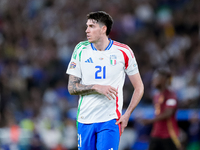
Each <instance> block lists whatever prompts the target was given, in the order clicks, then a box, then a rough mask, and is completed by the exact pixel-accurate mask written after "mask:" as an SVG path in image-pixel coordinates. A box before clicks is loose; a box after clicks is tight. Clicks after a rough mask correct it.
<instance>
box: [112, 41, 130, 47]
mask: <svg viewBox="0 0 200 150" xmlns="http://www.w3.org/2000/svg"><path fill="white" fill-rule="evenodd" d="M113 45H115V46H117V47H119V48H122V49H130V47H129V46H128V45H126V44H124V43H121V42H118V41H114V40H113Z"/></svg>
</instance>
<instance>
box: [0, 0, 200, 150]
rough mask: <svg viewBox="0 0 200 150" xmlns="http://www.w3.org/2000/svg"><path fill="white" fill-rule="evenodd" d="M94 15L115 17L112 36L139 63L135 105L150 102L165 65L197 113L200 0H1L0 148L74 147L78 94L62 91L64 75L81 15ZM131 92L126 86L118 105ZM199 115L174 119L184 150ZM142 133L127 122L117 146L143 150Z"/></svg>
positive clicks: (191, 147) (196, 141)
mask: <svg viewBox="0 0 200 150" xmlns="http://www.w3.org/2000/svg"><path fill="white" fill-rule="evenodd" d="M96 10H104V11H106V12H108V13H109V14H110V15H111V16H112V17H113V19H114V25H113V30H112V31H111V35H110V38H111V39H113V40H117V41H120V42H122V43H126V44H127V45H129V46H130V47H131V49H133V51H134V54H135V56H136V58H137V62H138V65H139V69H140V73H141V76H142V79H143V82H144V85H145V94H144V96H143V98H142V100H141V103H140V104H139V105H138V108H142V109H143V108H145V107H149V106H151V105H152V101H151V96H152V88H151V77H152V73H153V71H154V69H155V68H156V67H158V66H165V65H167V66H170V68H171V70H172V72H173V75H174V77H173V78H172V85H171V88H172V89H173V90H175V92H176V94H177V96H178V101H179V108H180V109H195V110H199V108H200V61H199V60H200V44H199V43H200V29H199V28H200V1H199V0H111V1H107V0H101V1H93V0H87V1H85V0H73V1H71V0H56V1H54V0H15V1H14V2H13V1H11V0H1V1H0V90H1V91H0V100H1V104H0V107H1V109H0V111H1V118H0V148H1V149H3V150H46V149H50V150H73V149H76V148H77V135H76V126H75V118H76V117H75V116H76V114H75V113H76V107H77V105H78V97H77V96H71V95H70V94H69V93H68V91H67V83H68V76H67V75H66V74H65V72H66V69H67V65H68V62H69V59H70V57H71V54H72V52H73V49H74V47H75V45H76V44H77V43H78V42H79V41H82V40H85V39H86V36H85V29H86V27H85V23H86V22H85V20H86V14H88V13H89V12H90V11H96ZM132 90H133V89H132V88H131V85H129V82H125V86H124V107H127V104H129V100H130V97H131V93H132V92H131V91H132ZM199 115H200V114H199V113H198V112H197V113H196V114H195V115H192V117H190V120H187V121H185V122H180V127H183V129H182V141H183V142H184V148H185V149H188V150H199V149H200V121H199V120H200V119H199ZM182 123H184V125H183V124H182ZM185 124H186V125H185ZM139 131H140V132H139ZM148 133H149V127H143V126H141V125H139V123H138V122H137V121H136V120H135V119H132V120H130V124H129V126H128V127H127V129H126V131H125V132H124V135H123V138H122V139H121V143H120V149H121V150H123V149H134V150H137V149H138V150H140V149H141V150H142V149H144V150H145V149H146V147H145V146H144V145H142V144H141V145H140V146H136V145H135V143H136V141H138V139H140V141H142V140H143V139H148ZM139 135H141V136H140V137H139ZM144 135H145V136H144ZM127 137H129V138H127ZM124 139H126V140H124ZM127 139H128V140H127ZM198 148H199V149H198Z"/></svg>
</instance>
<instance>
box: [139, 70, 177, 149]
mask: <svg viewBox="0 0 200 150" xmlns="http://www.w3.org/2000/svg"><path fill="white" fill-rule="evenodd" d="M171 76H172V75H171V72H170V70H169V69H167V68H159V69H157V70H156V71H155V72H154V74H153V79H152V84H153V86H154V87H155V88H156V89H157V92H156V93H155V95H154V98H153V103H154V107H155V117H154V118H153V119H144V120H142V123H143V124H151V123H153V129H152V131H151V139H150V144H149V150H177V149H180V148H181V144H180V142H179V140H178V134H179V131H178V125H177V120H176V116H175V114H176V110H177V99H176V95H175V93H174V92H172V91H171V90H169V88H168V86H169V85H170V80H171Z"/></svg>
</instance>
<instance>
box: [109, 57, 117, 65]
mask: <svg viewBox="0 0 200 150" xmlns="http://www.w3.org/2000/svg"><path fill="white" fill-rule="evenodd" d="M110 64H111V65H113V66H114V65H116V64H117V56H116V55H110Z"/></svg>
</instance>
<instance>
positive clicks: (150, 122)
mask: <svg viewBox="0 0 200 150" xmlns="http://www.w3.org/2000/svg"><path fill="white" fill-rule="evenodd" d="M138 122H140V123H141V124H143V125H148V124H152V123H153V122H152V120H151V119H140V120H138Z"/></svg>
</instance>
